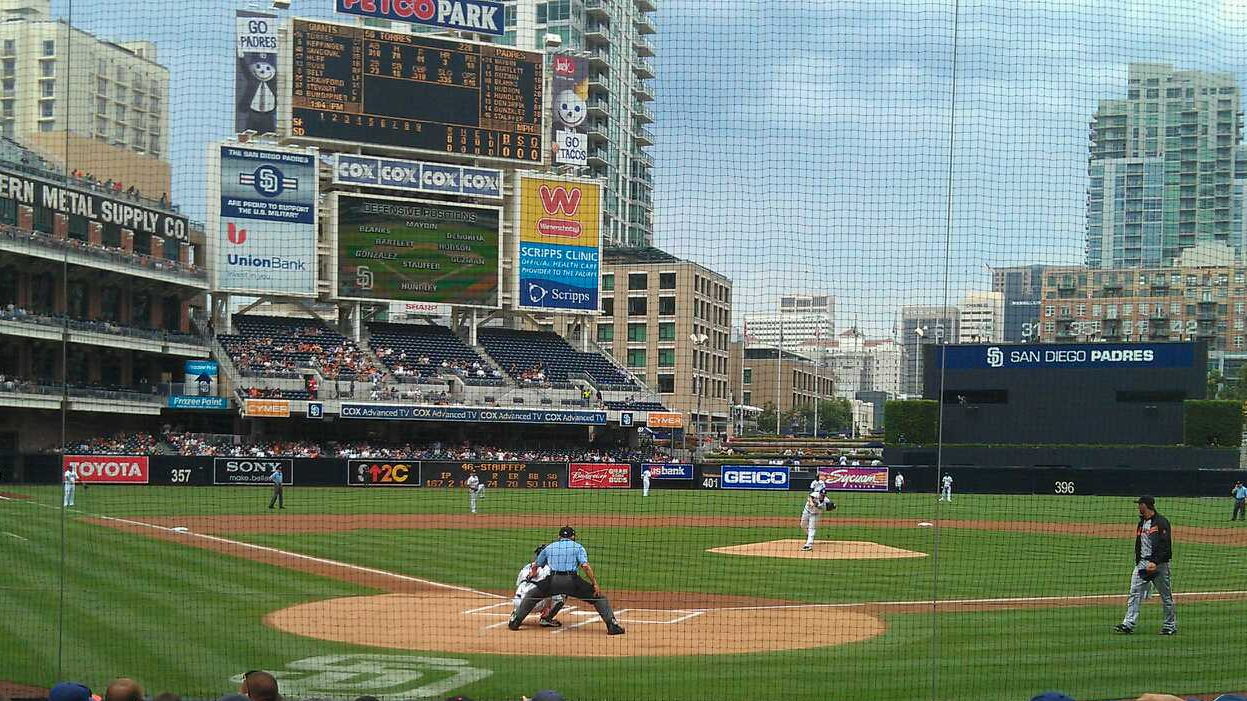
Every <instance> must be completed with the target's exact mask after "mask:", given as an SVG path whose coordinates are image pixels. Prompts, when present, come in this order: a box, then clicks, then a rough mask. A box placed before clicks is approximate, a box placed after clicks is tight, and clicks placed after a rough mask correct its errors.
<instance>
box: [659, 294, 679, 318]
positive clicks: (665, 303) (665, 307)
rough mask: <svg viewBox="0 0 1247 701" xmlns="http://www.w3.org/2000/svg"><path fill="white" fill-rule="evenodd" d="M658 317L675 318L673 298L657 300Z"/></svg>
mask: <svg viewBox="0 0 1247 701" xmlns="http://www.w3.org/2000/svg"><path fill="white" fill-rule="evenodd" d="M658 316H675V297H659V298H658Z"/></svg>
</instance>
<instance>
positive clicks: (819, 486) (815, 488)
mask: <svg viewBox="0 0 1247 701" xmlns="http://www.w3.org/2000/svg"><path fill="white" fill-rule="evenodd" d="M810 491H811V492H818V493H820V494H821V493H823V492H825V491H827V483H826V482H824V481H823V477H822V475H819V476H818V478H817V479H815V480H814V481H813V482H810Z"/></svg>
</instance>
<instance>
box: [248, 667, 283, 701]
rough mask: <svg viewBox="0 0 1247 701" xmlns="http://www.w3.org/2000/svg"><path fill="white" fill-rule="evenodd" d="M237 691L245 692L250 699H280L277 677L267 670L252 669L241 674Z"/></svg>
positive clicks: (272, 700)
mask: <svg viewBox="0 0 1247 701" xmlns="http://www.w3.org/2000/svg"><path fill="white" fill-rule="evenodd" d="M238 691H239V693H242V694H246V696H247V698H249V699H251V701H280V699H281V694H280V693H279V692H278V689H277V679H276V678H274V677H273V675H271V674H269V673H268V672H261V671H253V672H247V673H246V674H244V675H243V678H242V686H240V687H239V688H238Z"/></svg>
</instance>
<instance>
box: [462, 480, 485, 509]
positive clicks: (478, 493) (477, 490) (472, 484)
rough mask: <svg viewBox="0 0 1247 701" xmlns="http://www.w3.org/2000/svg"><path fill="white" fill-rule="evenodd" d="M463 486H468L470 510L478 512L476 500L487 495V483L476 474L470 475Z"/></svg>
mask: <svg viewBox="0 0 1247 701" xmlns="http://www.w3.org/2000/svg"><path fill="white" fill-rule="evenodd" d="M463 486H465V487H467V488H468V510H469V511H471V512H472V513H476V500H477V499H480V498H481V497H483V496H484V495H485V483H484V482H481V478H480V477H477V476H476V475H468V479H467V480H465V481H464V483H463Z"/></svg>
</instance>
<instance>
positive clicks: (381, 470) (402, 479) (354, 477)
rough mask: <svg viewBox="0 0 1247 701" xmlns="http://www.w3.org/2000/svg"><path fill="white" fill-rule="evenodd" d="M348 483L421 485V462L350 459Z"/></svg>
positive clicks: (354, 484)
mask: <svg viewBox="0 0 1247 701" xmlns="http://www.w3.org/2000/svg"><path fill="white" fill-rule="evenodd" d="M346 483H347V484H348V485H349V486H352V487H419V486H420V463H418V462H397V461H386V460H349V461H347V470H346Z"/></svg>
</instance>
